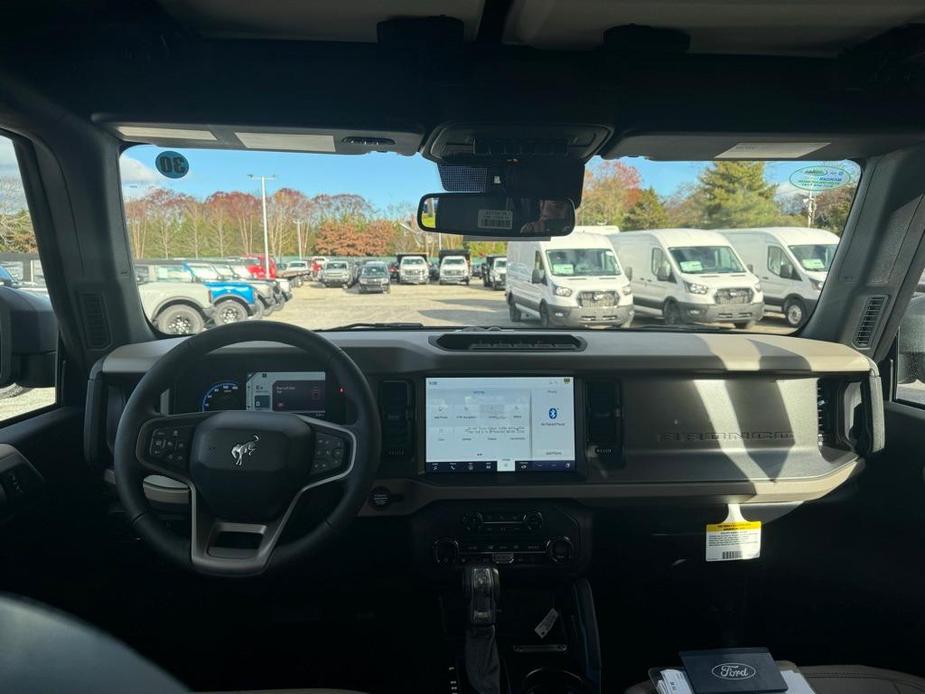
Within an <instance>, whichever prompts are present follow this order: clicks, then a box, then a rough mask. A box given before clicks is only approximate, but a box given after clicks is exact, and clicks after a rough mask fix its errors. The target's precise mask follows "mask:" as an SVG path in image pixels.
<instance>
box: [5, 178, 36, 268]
mask: <svg viewBox="0 0 925 694" xmlns="http://www.w3.org/2000/svg"><path fill="white" fill-rule="evenodd" d="M0 251H5V252H13V253H31V252H34V251H35V232H34V231H33V230H32V218H31V217H30V216H29V210H28V208H27V207H26V196H25V191H24V190H23V187H22V183H21V182H20V180H19V179H18V178H15V177H12V176H9V177H3V178H0Z"/></svg>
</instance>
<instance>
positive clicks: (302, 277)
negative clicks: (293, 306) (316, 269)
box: [276, 260, 312, 287]
mask: <svg viewBox="0 0 925 694" xmlns="http://www.w3.org/2000/svg"><path fill="white" fill-rule="evenodd" d="M276 269H277V274H279V276H280V277H284V278H286V279H288V280H289V281H290V282H292V284H293V286H295V287H301V286H302V284H303V283H304V282H305V281H306V280H309V279H311V276H312V269H311V265H309V261H307V260H293V261H291V262H288V263H285V264H282V263H281V264H280V265H278V266H277V268H276Z"/></svg>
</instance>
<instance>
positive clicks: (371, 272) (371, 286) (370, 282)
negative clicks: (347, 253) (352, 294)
mask: <svg viewBox="0 0 925 694" xmlns="http://www.w3.org/2000/svg"><path fill="white" fill-rule="evenodd" d="M357 284H358V286H359V292H360V294H366V293H367V292H379V293H385V294H388V293H389V291H390V289H391V286H390V283H389V268H388V266H386V264H385V263H383V262H379V261H375V260H371V261H369V262H366V263H364V264H363V267H362V268H361V269H360V276H359V278H358V280H357Z"/></svg>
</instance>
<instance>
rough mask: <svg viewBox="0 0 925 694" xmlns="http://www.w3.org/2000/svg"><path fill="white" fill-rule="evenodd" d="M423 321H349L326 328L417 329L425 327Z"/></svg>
mask: <svg viewBox="0 0 925 694" xmlns="http://www.w3.org/2000/svg"><path fill="white" fill-rule="evenodd" d="M423 327H424V324H423V323H408V322H405V323H402V322H395V323H363V322H361V323H347V324H346V325H338V326H337V327H336V328H325V331H327V330H356V329H359V328H367V329H369V328H371V329H373V330H417V329H418V328H423Z"/></svg>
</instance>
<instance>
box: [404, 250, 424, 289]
mask: <svg viewBox="0 0 925 694" xmlns="http://www.w3.org/2000/svg"><path fill="white" fill-rule="evenodd" d="M427 275H428V268H427V256H425V255H424V254H423V253H399V254H398V281H399V283H401V284H427V279H428V277H427Z"/></svg>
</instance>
